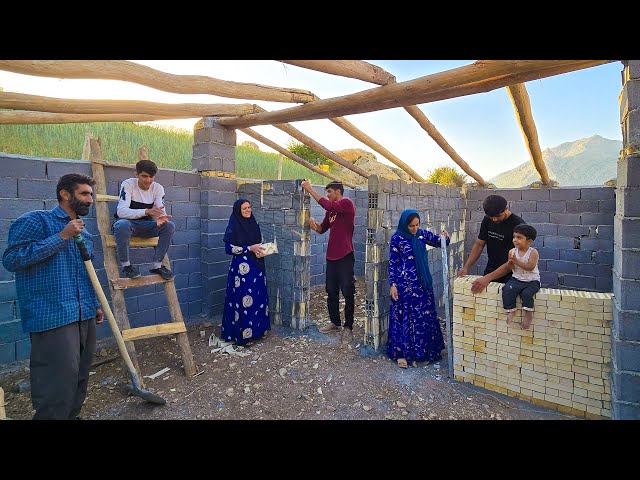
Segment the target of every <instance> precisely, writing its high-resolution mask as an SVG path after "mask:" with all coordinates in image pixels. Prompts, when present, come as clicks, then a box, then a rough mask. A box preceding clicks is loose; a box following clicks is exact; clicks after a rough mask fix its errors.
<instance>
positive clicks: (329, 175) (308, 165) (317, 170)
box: [240, 128, 355, 188]
mask: <svg viewBox="0 0 640 480" xmlns="http://www.w3.org/2000/svg"><path fill="white" fill-rule="evenodd" d="M240 131H241V132H242V133H245V134H247V135H249V136H250V137H252V138H255V139H256V140H257V141H259V142H260V143H262V144H264V145H266V146H268V147H271V148H273V149H274V150H276V151H278V152H280V153H281V154H282V155H284V156H286V157H288V158H290V159H291V160H293V161H294V162H296V163H299V164H300V165H302V166H303V167H306V168H308V169H309V170H311V171H313V172H315V173H317V174H318V175H322V176H323V177H327V178H330V179H331V180H337V181H338V182H342V183H344V184H345V185H347V186H348V187H351V188H355V185H354V184H353V183H349V182H345V181H344V180H340V179H339V178H338V177H336V176H335V175H334V174H332V173H329V172H325V171H324V170H322V169H320V168H318V167H316V166H315V165H314V164H312V163H309V162H307V161H306V160H305V159H304V158H300V157H299V156H298V155H296V154H295V153H293V152H290V151H289V150H287V149H286V148H282V147H281V146H280V145H278V144H277V143H275V142H272V141H271V140H269V139H268V138H266V137H263V136H262V135H260V134H259V133H258V132H256V131H255V130H252V129H250V128H241V129H240Z"/></svg>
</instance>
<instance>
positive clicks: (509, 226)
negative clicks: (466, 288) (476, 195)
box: [458, 195, 526, 293]
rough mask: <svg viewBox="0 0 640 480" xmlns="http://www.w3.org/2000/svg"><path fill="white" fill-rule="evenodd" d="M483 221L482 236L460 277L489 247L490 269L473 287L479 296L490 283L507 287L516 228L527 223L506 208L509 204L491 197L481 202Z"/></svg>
mask: <svg viewBox="0 0 640 480" xmlns="http://www.w3.org/2000/svg"><path fill="white" fill-rule="evenodd" d="M482 208H483V209H484V213H485V216H484V219H483V220H482V224H481V225H480V233H479V234H478V238H477V239H476V243H475V244H474V245H473V248H472V249H471V253H470V254H469V258H468V259H467V261H466V263H465V264H464V266H463V267H462V269H460V270H459V271H458V277H464V276H465V275H467V274H468V271H469V269H470V268H471V267H472V266H473V264H475V263H476V262H477V261H478V258H480V255H481V254H482V250H483V249H484V246H485V245H487V256H488V261H487V266H486V267H485V269H484V276H483V277H480V278H478V279H476V280H475V281H474V282H473V284H472V285H471V291H472V292H473V293H478V292H480V291H482V290H484V289H485V288H486V287H487V285H488V284H489V282H499V283H507V281H509V279H510V278H511V269H510V268H508V267H507V266H506V265H507V262H508V261H509V250H511V248H513V227H515V226H516V225H520V224H521V223H526V222H525V221H524V220H523V219H522V218H520V217H519V216H518V215H516V214H515V213H511V212H510V211H509V209H508V208H507V200H506V199H505V198H504V197H502V196H500V195H489V196H488V197H487V198H485V199H484V201H483V202H482Z"/></svg>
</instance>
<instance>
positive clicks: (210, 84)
mask: <svg viewBox="0 0 640 480" xmlns="http://www.w3.org/2000/svg"><path fill="white" fill-rule="evenodd" d="M0 70H6V71H9V72H15V73H21V74H23V75H35V76H40V77H53V78H84V79H88V78H90V79H100V80H120V81H123V82H132V83H137V84H139V85H144V86H147V87H151V88H155V89H156V90H162V91H164V92H171V93H186V94H206V95H217V96H219V97H230V98H241V99H245V100H267V101H270V102H288V103H306V102H311V101H313V100H314V99H315V96H314V95H313V93H311V92H309V91H307V90H299V89H297V88H277V87H270V86H267V85H258V84H255V83H241V82H231V81H228V80H220V79H218V78H212V77H205V76H203V75H173V74H171V73H166V72H162V71H160V70H156V69H154V68H151V67H147V66H145V65H140V64H139V63H134V62H129V61H126V60H0Z"/></svg>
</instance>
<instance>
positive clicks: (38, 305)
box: [2, 173, 103, 420]
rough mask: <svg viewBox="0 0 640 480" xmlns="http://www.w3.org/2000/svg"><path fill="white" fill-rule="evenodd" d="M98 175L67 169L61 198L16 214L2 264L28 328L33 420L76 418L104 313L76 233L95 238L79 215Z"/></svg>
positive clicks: (60, 187)
mask: <svg viewBox="0 0 640 480" xmlns="http://www.w3.org/2000/svg"><path fill="white" fill-rule="evenodd" d="M93 185H95V181H94V180H93V179H92V178H91V177H88V176H86V175H82V174H79V173H69V174H67V175H63V176H62V177H60V180H59V181H58V185H57V187H56V195H57V197H58V203H59V205H58V206H57V207H55V208H54V209H52V210H35V211H32V212H27V213H25V214H23V215H21V216H20V217H18V218H17V219H16V220H15V221H14V222H13V223H12V224H11V227H10V229H9V241H8V246H7V249H6V250H5V252H4V255H3V256H2V264H3V265H4V267H5V268H6V269H7V270H9V271H10V272H15V277H16V290H17V292H18V303H19V305H20V314H21V317H22V327H23V330H24V331H25V332H29V333H30V335H31V363H30V368H31V402H32V403H33V408H34V409H35V411H36V412H35V414H34V416H33V418H34V420H36V419H38V420H45V419H52V420H67V419H68V420H73V419H79V418H80V417H79V415H80V409H81V408H82V404H83V403H84V399H85V397H86V394H87V384H88V380H89V367H90V366H91V361H92V359H93V354H94V352H95V348H96V324H97V323H102V321H103V313H102V310H101V309H100V304H99V303H98V300H97V298H96V294H95V292H94V290H93V286H92V285H91V280H90V279H89V275H88V274H87V270H86V268H85V266H84V264H83V262H82V259H81V258H80V252H79V250H78V247H77V246H76V245H75V243H74V241H73V237H74V236H76V235H78V234H82V236H83V237H84V240H85V243H86V244H87V249H88V251H89V254H90V255H91V258H93V241H92V239H91V234H90V233H89V232H87V230H86V229H85V228H84V221H83V220H82V219H81V218H80V217H81V216H84V215H87V214H88V213H89V209H90V208H91V204H92V203H93V189H92V188H91V187H92V186H93Z"/></svg>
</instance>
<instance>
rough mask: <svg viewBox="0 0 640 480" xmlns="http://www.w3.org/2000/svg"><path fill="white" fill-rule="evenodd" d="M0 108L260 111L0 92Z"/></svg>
mask: <svg viewBox="0 0 640 480" xmlns="http://www.w3.org/2000/svg"><path fill="white" fill-rule="evenodd" d="M0 108H10V109H12V110H31V111H36V112H54V113H86V114H104V113H131V114H147V115H161V116H171V115H179V116H183V115H190V117H188V118H194V117H206V116H227V115H244V114H247V113H253V112H257V111H260V110H258V109H257V106H256V105H252V104H250V103H242V104H233V103H211V104H203V103H179V104H170V103H156V102H144V101H140V100H77V99H69V98H53V97H41V96H38V95H26V94H24V93H11V92H0Z"/></svg>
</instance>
